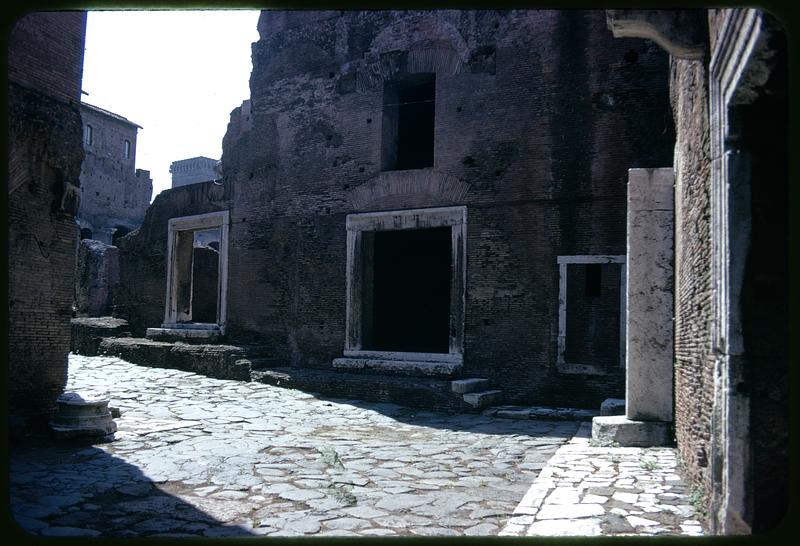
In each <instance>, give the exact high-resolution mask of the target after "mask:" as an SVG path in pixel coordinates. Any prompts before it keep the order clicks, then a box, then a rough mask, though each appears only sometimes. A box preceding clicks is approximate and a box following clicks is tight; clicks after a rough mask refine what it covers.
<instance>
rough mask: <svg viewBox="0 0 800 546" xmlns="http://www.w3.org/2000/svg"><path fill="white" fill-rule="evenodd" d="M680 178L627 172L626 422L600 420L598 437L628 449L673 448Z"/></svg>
mask: <svg viewBox="0 0 800 546" xmlns="http://www.w3.org/2000/svg"><path fill="white" fill-rule="evenodd" d="M673 186H674V173H673V170H672V169H671V168H662V169H630V170H629V171H628V244H627V247H628V249H627V253H628V254H627V260H628V267H627V283H626V284H627V294H626V299H625V300H626V309H627V310H626V317H627V324H626V340H625V345H626V350H625V355H626V362H625V365H626V381H625V415H624V416H610V417H596V418H595V419H594V420H593V425H592V436H593V437H594V438H595V439H596V440H599V441H606V442H618V443H619V444H620V445H626V446H656V445H666V444H668V443H670V440H671V437H670V436H671V435H670V428H671V427H670V423H671V422H672V419H673V417H672V416H673V373H672V372H673V368H672V367H673V332H674V327H673V314H674V310H673V276H674V272H673V271H674V265H673V264H674V225H675V221H674V218H675V207H674V202H675V201H674V199H675V197H674V196H675V194H674V187H673Z"/></svg>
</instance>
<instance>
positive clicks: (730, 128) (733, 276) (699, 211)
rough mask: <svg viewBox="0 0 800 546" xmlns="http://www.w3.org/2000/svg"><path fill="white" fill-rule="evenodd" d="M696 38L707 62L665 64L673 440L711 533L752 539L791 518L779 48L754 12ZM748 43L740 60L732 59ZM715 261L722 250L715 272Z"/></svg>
mask: <svg viewBox="0 0 800 546" xmlns="http://www.w3.org/2000/svg"><path fill="white" fill-rule="evenodd" d="M704 24H707V25H708V32H709V36H708V38H709V45H710V51H709V52H707V55H708V56H707V57H705V58H704V59H702V60H698V61H688V60H679V59H673V60H672V63H671V75H670V89H671V102H672V108H673V113H674V116H675V126H676V132H677V144H676V148H675V158H676V161H675V169H676V256H675V263H676V275H675V278H676V288H675V358H676V363H675V395H676V402H675V427H676V438H677V442H678V448H679V450H680V452H681V456H682V458H683V461H684V463H685V464H684V470H685V472H686V473H687V476H688V477H689V479H690V481H691V482H692V484H693V487H694V488H696V490H697V491H698V492H700V493H702V505H703V506H704V508H705V522H706V524H707V525H708V526H709V528H710V530H711V531H712V532H714V533H735V534H739V533H749V532H754V533H757V532H762V531H766V530H769V529H771V528H772V527H774V526H775V525H777V524H779V523H780V522H781V520H782V518H783V517H784V514H785V513H786V510H787V506H788V504H789V500H788V499H789V487H788V483H789V463H790V459H789V429H790V422H789V386H788V385H789V364H788V361H789V359H788V352H789V351H788V338H789V336H790V332H789V327H788V323H789V319H788V317H789V315H788V303H787V294H788V292H789V266H788V260H787V256H788V248H789V247H788V232H789V228H788V205H787V203H788V199H787V197H788V187H789V186H788V171H787V152H788V147H787V140H788V138H787V135H788V126H787V119H788V115H787V112H788V102H787V101H788V94H787V70H786V62H787V50H786V41H785V40H786V38H785V34H784V32H783V30H782V29H781V27H780V24H779V23H778V22H777V21H776V20H775V19H773V18H772V17H770V16H767V15H764V14H763V13H760V12H758V10H737V9H722V10H709V11H708V13H707V19H706V20H705V22H704ZM751 37H757V39H754V42H753V43H754V45H753V46H752V49H750V50H748V51H747V52H746V54H741V53H740V52H738V51H737V50H736V48H737V47H740V46H739V45H737V44H740V43H742V42H743V41H744V40H750V39H751ZM731 50H734V51H737V53H736V54H734V55H731V56H730V57H727V56H726V54H727V52H729V51H731ZM714 63H718V64H717V66H719V67H720V68H719V69H718V73H716V74H715V73H714V72H713V67H714V66H715V65H714ZM732 73H737V74H738V76H737V79H736V80H735V81H734V83H732V84H730V85H731V87H730V89H727V88H725V89H722V91H724V93H726V94H725V95H724V96H723V94H722V92H721V91H716V95H715V94H714V90H715V89H718V88H721V87H724V85H727V83H726V80H725V76H726V75H727V74H732ZM715 78H716V79H715ZM714 104H718V105H719V107H718V109H717V110H716V111H714V110H713V105H714ZM709 105H712V107H709ZM715 137H716V138H717V140H716V141H715V140H714V138H715ZM714 142H718V143H719V144H717V145H718V146H719V148H718V149H716V150H715V149H714ZM715 162H716V166H717V167H718V168H719V170H716V171H715V170H714V167H715ZM723 165H724V167H725V170H722V166H723ZM767 180H768V181H769V183H768V184H765V183H764V181H767ZM714 203H716V205H714ZM715 206H717V207H720V210H725V211H727V214H728V215H729V217H728V223H727V226H725V227H723V223H722V221H721V215H717V216H715V215H714V214H713V212H714V207H715ZM715 248H717V249H719V248H721V249H724V250H723V251H721V252H719V255H718V256H717V260H719V261H717V262H715V255H714V252H715V251H714V249H715ZM720 262H722V264H723V265H722V266H721V265H720ZM715 263H716V264H717V266H718V267H723V266H724V267H725V268H726V271H727V272H728V274H727V276H723V274H722V273H721V272H720V271H716V270H715V266H714V264H715ZM723 290H725V295H724V298H723V296H722V295H721V292H722V291H723ZM715 302H716V305H718V306H720V307H721V309H722V311H721V312H720V313H719V314H718V315H717V316H718V320H719V321H720V324H715V321H714V317H715V308H714V306H715ZM726 302H727V303H726ZM725 305H727V306H728V308H725V307H724V306H725ZM715 329H718V334H719V336H718V337H719V339H715V337H716V336H715Z"/></svg>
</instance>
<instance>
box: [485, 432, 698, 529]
mask: <svg viewBox="0 0 800 546" xmlns="http://www.w3.org/2000/svg"><path fill="white" fill-rule="evenodd" d="M590 437H591V424H590V423H589V422H586V423H583V424H582V425H581V427H580V429H579V430H578V433H577V434H576V436H575V437H574V438H573V439H572V440H570V441H569V443H567V444H566V445H564V446H562V447H560V448H559V449H558V451H557V452H556V454H555V455H554V456H553V458H552V459H550V460H549V461H548V462H547V465H546V466H545V468H544V469H542V471H541V472H540V473H539V476H538V477H537V478H536V481H535V482H534V483H533V485H532V486H531V488H530V489H529V490H528V492H527V493H526V494H525V497H524V498H523V499H522V500H521V501H520V503H519V505H518V506H517V508H516V509H515V510H514V516H513V517H512V518H511V519H509V520H508V523H507V524H506V525H505V527H504V528H503V530H502V531H501V532H500V533H499V534H500V535H501V536H597V535H689V536H698V535H702V534H703V530H702V527H701V525H700V522H699V521H698V520H697V519H695V512H696V510H695V507H694V506H693V505H692V504H691V501H690V499H691V495H690V494H688V492H687V491H686V486H685V485H684V483H683V480H682V478H681V476H680V475H679V474H678V473H677V472H678V461H677V457H676V450H675V449H674V448H662V447H656V448H641V447H614V446H598V445H596V443H595V442H593V441H592V440H591V439H590Z"/></svg>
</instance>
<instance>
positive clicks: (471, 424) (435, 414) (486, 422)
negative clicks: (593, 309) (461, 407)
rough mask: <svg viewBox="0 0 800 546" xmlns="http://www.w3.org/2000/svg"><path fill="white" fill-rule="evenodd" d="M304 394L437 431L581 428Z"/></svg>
mask: <svg viewBox="0 0 800 546" xmlns="http://www.w3.org/2000/svg"><path fill="white" fill-rule="evenodd" d="M304 392H308V393H309V394H313V395H314V397H315V398H317V399H319V400H324V401H329V402H334V403H337V404H347V405H350V406H354V407H357V408H362V409H366V410H372V411H375V412H377V413H380V414H382V415H385V416H387V417H391V418H392V419H395V420H397V421H399V422H402V423H406V424H409V425H416V426H423V427H430V428H436V429H446V430H454V431H464V432H475V433H479V434H503V435H508V434H521V435H528V436H548V437H554V438H565V439H568V438H571V437H572V436H574V434H575V432H576V430H577V429H578V427H579V425H580V422H579V421H557V420H532V419H503V418H497V417H489V416H485V415H481V414H479V413H450V412H446V411H434V410H426V409H421V408H411V407H407V406H401V405H399V404H394V403H391V402H368V401H365V400H356V399H348V398H337V397H332V396H326V395H324V394H320V393H314V392H312V391H304Z"/></svg>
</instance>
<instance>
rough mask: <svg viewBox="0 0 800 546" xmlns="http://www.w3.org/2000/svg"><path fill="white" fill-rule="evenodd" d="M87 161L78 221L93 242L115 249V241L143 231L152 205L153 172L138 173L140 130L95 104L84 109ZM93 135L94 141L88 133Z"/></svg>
mask: <svg viewBox="0 0 800 546" xmlns="http://www.w3.org/2000/svg"><path fill="white" fill-rule="evenodd" d="M81 116H82V118H83V125H84V139H83V146H84V150H85V152H86V159H85V160H84V162H83V166H82V169H81V208H80V212H79V214H78V221H79V223H80V226H81V228H82V229H89V230H91V232H92V238H93V239H96V240H98V241H102V242H104V243H106V244H111V243H112V242H113V240H114V235H115V234H119V233H122V234H124V233H127V232H129V231H131V230H133V229H136V228H137V227H139V225H140V224H141V223H142V221H143V220H144V214H145V211H146V210H147V207H148V206H149V205H150V197H151V195H152V193H153V181H152V180H151V179H150V172H149V171H145V170H141V169H136V168H135V165H136V133H137V129H138V127H139V126H138V125H136V124H135V123H132V122H130V121H128V120H127V119H125V118H124V117H122V116H119V115H117V114H114V113H112V112H108V111H106V110H103V109H101V108H97V107H96V106H92V105H90V104H85V103H84V104H81ZM89 132H91V137H89V136H88V133H89Z"/></svg>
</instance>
